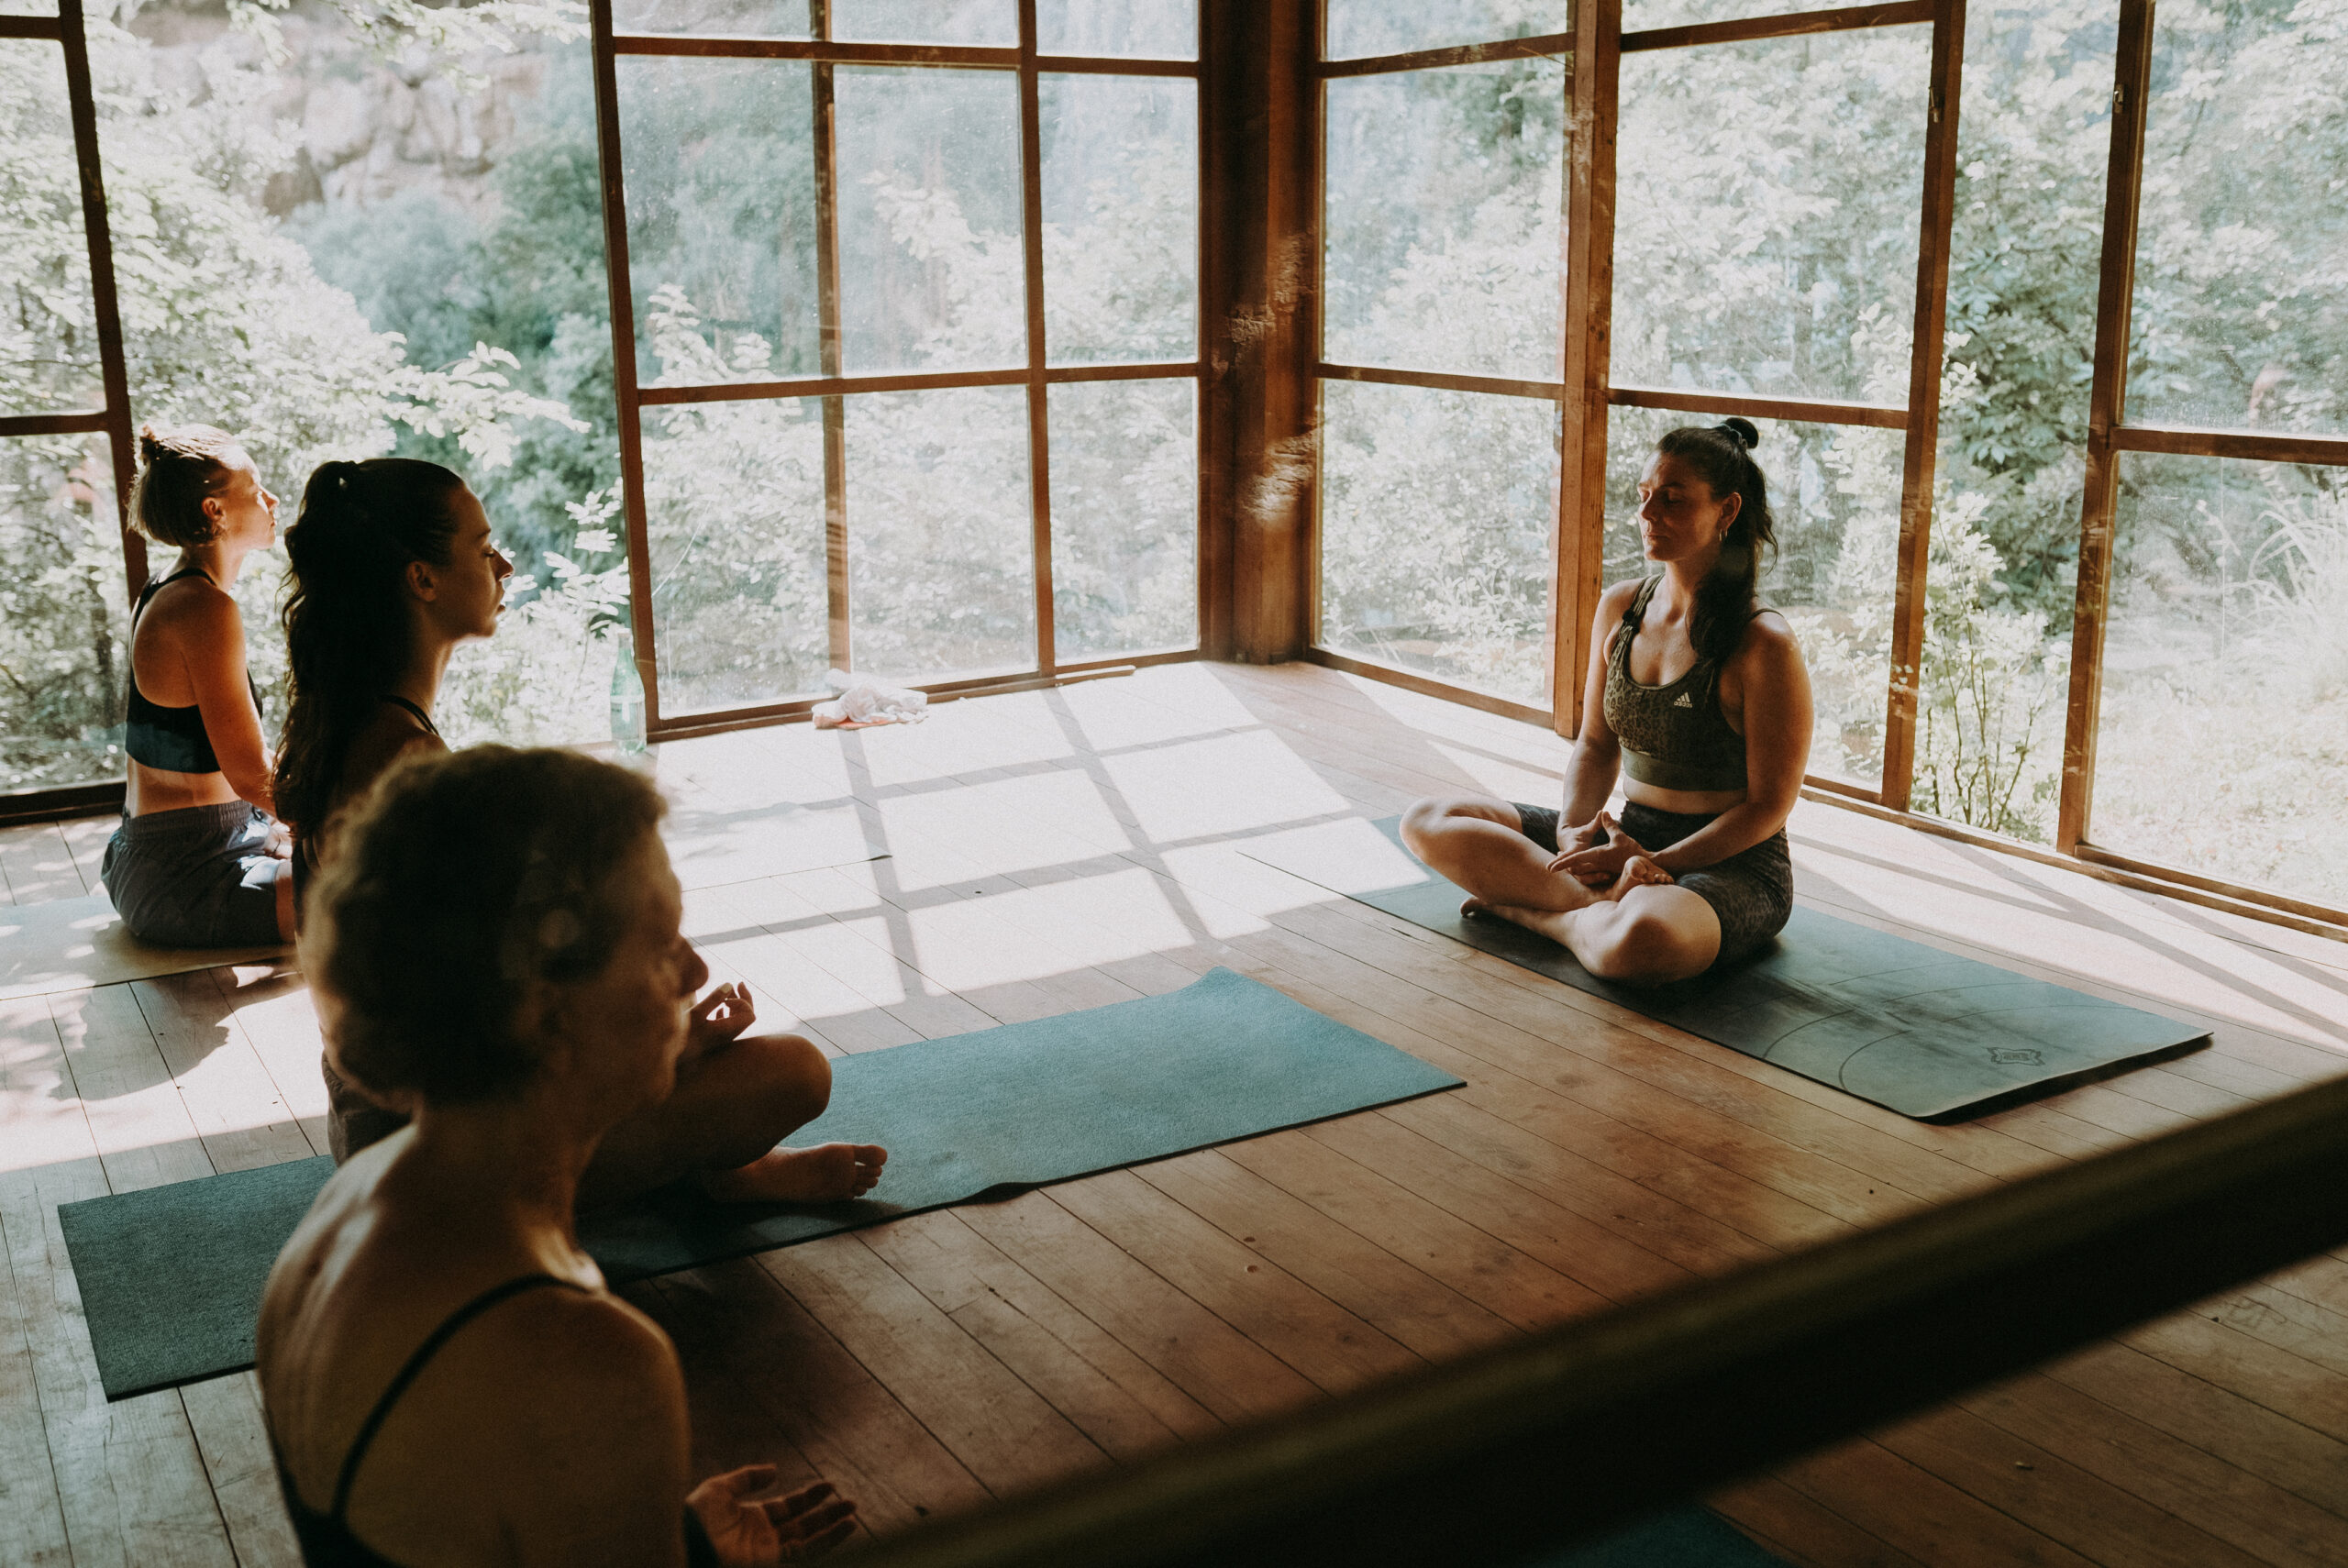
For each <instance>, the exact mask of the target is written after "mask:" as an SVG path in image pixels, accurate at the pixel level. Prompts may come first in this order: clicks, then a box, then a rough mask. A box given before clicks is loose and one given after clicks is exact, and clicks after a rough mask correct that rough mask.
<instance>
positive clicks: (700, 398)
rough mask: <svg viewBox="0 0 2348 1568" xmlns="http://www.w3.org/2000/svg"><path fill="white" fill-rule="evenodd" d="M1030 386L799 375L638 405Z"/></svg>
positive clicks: (998, 374) (971, 376) (1018, 380)
mask: <svg viewBox="0 0 2348 1568" xmlns="http://www.w3.org/2000/svg"><path fill="white" fill-rule="evenodd" d="M815 70H816V71H817V72H822V73H824V74H825V78H826V81H827V83H828V78H829V74H830V70H831V68H830V67H829V66H823V65H819V66H817V67H815ZM826 101H828V98H827V99H826ZM816 183H817V185H818V187H820V186H822V184H823V183H824V182H823V181H822V180H821V179H820V178H819V179H818V180H817V182H816ZM821 273H822V269H821V268H820V267H818V269H817V275H818V280H819V285H820V278H821ZM819 292H820V289H819ZM835 336H836V333H835ZM819 352H820V348H819ZM1026 381H1027V372H1026V371H1025V370H927V371H924V370H910V371H906V372H903V373H902V374H897V375H887V376H848V375H822V376H797V377H792V378H791V379H789V380H786V381H710V382H703V383H696V384H693V385H689V386H650V387H645V388H642V389H640V390H639V391H638V392H637V402H638V403H646V404H662V403H767V402H771V401H772V400H774V399H776V398H784V397H853V396H855V395H856V394H857V393H858V392H932V391H936V389H938V388H941V387H1016V386H1024V385H1025V384H1026Z"/></svg>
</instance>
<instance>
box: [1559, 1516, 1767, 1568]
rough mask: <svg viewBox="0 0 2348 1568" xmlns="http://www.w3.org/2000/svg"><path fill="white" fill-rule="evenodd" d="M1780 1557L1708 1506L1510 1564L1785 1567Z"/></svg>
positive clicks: (1585, 1567) (1631, 1567) (1613, 1567)
mask: <svg viewBox="0 0 2348 1568" xmlns="http://www.w3.org/2000/svg"><path fill="white" fill-rule="evenodd" d="M1785 1561H1786V1560H1785V1559H1784V1558H1782V1557H1779V1556H1778V1555H1777V1553H1775V1552H1772V1551H1763V1550H1762V1549H1761V1548H1760V1547H1758V1546H1756V1545H1755V1544H1754V1542H1753V1540H1752V1539H1751V1538H1750V1537H1748V1536H1746V1535H1745V1534H1744V1532H1743V1531H1741V1530H1739V1529H1737V1528H1736V1527H1735V1526H1734V1525H1732V1524H1730V1523H1728V1522H1727V1521H1726V1520H1725V1519H1722V1518H1721V1517H1720V1516H1719V1515H1717V1514H1715V1513H1713V1512H1712V1511H1711V1509H1709V1508H1675V1509H1673V1510H1672V1511H1671V1512H1669V1513H1667V1514H1657V1515H1656V1516H1655V1517H1654V1518H1649V1519H1644V1520H1642V1521H1640V1522H1639V1523H1637V1524H1634V1525H1633V1526H1631V1527H1630V1528H1629V1529H1623V1530H1618V1531H1616V1532H1615V1533H1614V1534H1612V1535H1610V1536H1605V1537H1603V1538H1601V1539H1600V1540H1593V1541H1590V1542H1589V1543H1588V1544H1587V1545H1584V1546H1577V1547H1573V1548H1570V1549H1568V1550H1567V1551H1557V1552H1544V1553H1543V1554H1541V1555H1540V1556H1538V1557H1534V1558H1531V1559H1529V1560H1527V1561H1526V1562H1522V1563H1519V1564H1517V1565H1516V1568H1785Z"/></svg>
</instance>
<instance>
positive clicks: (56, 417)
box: [0, 408, 108, 438]
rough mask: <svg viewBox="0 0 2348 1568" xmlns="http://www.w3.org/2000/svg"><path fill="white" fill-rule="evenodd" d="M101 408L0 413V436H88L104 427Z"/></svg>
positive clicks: (103, 412)
mask: <svg viewBox="0 0 2348 1568" xmlns="http://www.w3.org/2000/svg"><path fill="white" fill-rule="evenodd" d="M107 418H108V415H107V413H106V411H105V409H103V408H83V409H75V410H73V411H72V412H71V413H68V414H0V438H5V437H7V436H88V435H94V434H96V433H98V432H100V431H103V430H105V428H106V421H107Z"/></svg>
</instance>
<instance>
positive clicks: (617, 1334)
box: [259, 1134, 686, 1568]
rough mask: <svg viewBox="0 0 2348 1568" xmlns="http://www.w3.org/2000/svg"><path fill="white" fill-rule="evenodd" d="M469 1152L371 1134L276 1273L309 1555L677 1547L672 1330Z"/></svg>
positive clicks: (295, 1483)
mask: <svg viewBox="0 0 2348 1568" xmlns="http://www.w3.org/2000/svg"><path fill="white" fill-rule="evenodd" d="M467 1165H468V1162H467V1161H465V1160H463V1159H461V1158H460V1159H458V1160H454V1161H451V1160H449V1159H446V1158H442V1157H437V1156H436V1154H435V1153H434V1152H433V1151H431V1150H429V1149H427V1150H426V1151H424V1152H423V1153H422V1154H418V1153H417V1152H416V1149H415V1138H414V1136H413V1135H412V1134H410V1135H406V1136H402V1137H398V1138H394V1139H392V1140H389V1141H387V1142H386V1143H383V1144H381V1145H379V1146H378V1147H377V1148H375V1149H373V1150H371V1151H369V1152H368V1153H367V1154H362V1155H360V1157H359V1158H358V1159H356V1160H354V1161H353V1162H352V1163H351V1164H350V1165H347V1166H345V1167H344V1169H343V1170H342V1171H341V1172H340V1173H338V1175H337V1176H336V1177H335V1179H334V1180H333V1181H332V1182H331V1183H329V1184H328V1187H327V1191H326V1193H324V1194H322V1195H321V1197H320V1199H319V1201H318V1204H317V1206H316V1208H314V1209H312V1211H311V1213H310V1215H309V1217H308V1218H307V1219H306V1220H305V1221H304V1223H303V1225H302V1228H301V1229H300V1231H297V1232H296V1233H295V1235H294V1240H293V1241H292V1242H291V1243H290V1244H289V1245H288V1247H287V1250H286V1253H285V1254H284V1256H283V1258H282V1259H281V1262H280V1265H279V1267H278V1269H277V1270H276V1272H275V1273H274V1274H273V1275H271V1286H270V1290H269V1293H268V1295H267V1297H266V1298H265V1299H264V1301H263V1303H262V1309H261V1319H260V1357H259V1363H260V1382H261V1393H262V1399H263V1403H264V1405H265V1407H266V1408H267V1410H268V1412H269V1428H270V1436H271V1444H272V1446H273V1448H274V1450H275V1452H276V1457H277V1462H278V1465H279V1474H280V1479H281V1481H282V1485H283V1487H284V1490H285V1494H286V1503H287V1507H288V1510H289V1512H290V1513H291V1514H292V1515H293V1517H294V1522H295V1526H296V1531H297V1534H299V1535H300V1536H301V1538H302V1540H303V1545H304V1550H305V1557H307V1559H308V1561H309V1562H310V1563H311V1565H312V1568H329V1565H338V1564H342V1563H352V1564H360V1565H365V1568H372V1565H373V1564H375V1563H382V1562H388V1563H393V1564H412V1565H419V1568H420V1565H423V1564H438V1563H475V1562H480V1563H490V1562H517V1561H535V1560H537V1559H539V1558H540V1557H544V1558H545V1559H546V1560H548V1561H569V1562H587V1561H595V1562H604V1561H609V1562H671V1561H681V1555H682V1547H681V1536H680V1533H679V1531H678V1529H677V1519H678V1516H677V1513H676V1500H677V1499H678V1498H680V1497H681V1496H683V1492H684V1487H685V1484H686V1465H685V1453H684V1452H683V1446H682V1443H681V1441H677V1439H678V1437H679V1436H680V1435H681V1432H682V1430H683V1421H684V1415H683V1411H684V1397H683V1390H682V1386H681V1379H680V1377H679V1375H678V1373H677V1368H676V1362H675V1358H674V1356H673V1354H672V1353H671V1352H670V1349H669V1346H668V1343H667V1341H666V1340H665V1338H664V1337H663V1336H662V1335H661V1333H660V1331H659V1329H658V1328H657V1327H655V1326H654V1325H653V1324H652V1323H651V1322H650V1321H649V1320H647V1319H645V1318H644V1317H643V1315H642V1314H640V1313H638V1312H637V1310H636V1309H634V1308H632V1307H630V1306H628V1305H627V1304H626V1302H623V1301H621V1300H619V1299H618V1298H617V1297H613V1296H612V1295H610V1294H609V1293H608V1292H606V1291H604V1289H603V1286H602V1281H601V1278H600V1276H599V1275H598V1274H597V1273H596V1270H595V1268H594V1265H593V1264H592V1263H591V1262H589V1261H588V1260H587V1259H585V1258H584V1257H583V1256H581V1255H580V1254H579V1253H577V1251H576V1249H575V1248H573V1247H572V1246H571V1245H570V1242H569V1241H568V1239H567V1238H566V1237H565V1235H564V1234H563V1232H562V1231H561V1229H560V1227H559V1226H555V1225H549V1224H547V1223H544V1222H543V1221H534V1220H532V1219H531V1218H530V1216H529V1214H528V1212H527V1208H526V1206H524V1207H521V1208H516V1207H515V1206H513V1205H509V1204H504V1203H501V1202H499V1201H497V1198H496V1195H495V1194H494V1193H484V1192H482V1190H480V1188H479V1187H478V1186H477V1185H476V1184H475V1183H474V1182H473V1181H472V1180H471V1179H470V1178H469V1176H468V1174H467V1172H466V1166H467ZM662 1433H666V1434H668V1435H669V1436H670V1441H668V1442H667V1443H666V1444H665V1445H662V1444H660V1443H659V1441H658V1436H657V1434H662ZM648 1434H656V1436H655V1444H654V1452H650V1453H648V1452H647V1451H646V1438H647V1435H648ZM663 1447H665V1450H666V1452H662V1451H661V1450H662V1449H663ZM548 1469H562V1470H571V1471H575V1472H578V1473H581V1474H587V1475H593V1476H597V1477H599V1479H598V1480H597V1482H596V1484H594V1485H593V1486H591V1487H589V1488H585V1489H574V1488H571V1487H567V1486H566V1487H563V1488H561V1489H560V1490H559V1492H557V1493H550V1492H549V1491H548V1488H547V1487H546V1486H545V1485H542V1484H541V1483H540V1482H539V1481H538V1480H537V1479H535V1478H534V1475H533V1473H534V1472H536V1473H537V1474H539V1475H541V1476H542V1475H543V1474H544V1473H545V1472H546V1471H548ZM631 1538H633V1539H631ZM523 1540H526V1541H528V1542H530V1543H531V1549H530V1550H529V1551H527V1552H517V1551H516V1550H515V1543H516V1542H517V1541H523Z"/></svg>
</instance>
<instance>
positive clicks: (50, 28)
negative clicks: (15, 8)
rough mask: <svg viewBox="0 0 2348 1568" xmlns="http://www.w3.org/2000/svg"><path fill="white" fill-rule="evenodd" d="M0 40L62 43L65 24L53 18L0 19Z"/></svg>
mask: <svg viewBox="0 0 2348 1568" xmlns="http://www.w3.org/2000/svg"><path fill="white" fill-rule="evenodd" d="M0 39H46V40H47V41H48V42H50V43H62V42H63V41H64V39H65V24H64V23H63V22H62V21H61V20H60V19H59V18H58V17H0Z"/></svg>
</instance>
